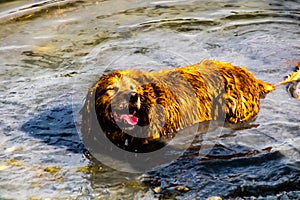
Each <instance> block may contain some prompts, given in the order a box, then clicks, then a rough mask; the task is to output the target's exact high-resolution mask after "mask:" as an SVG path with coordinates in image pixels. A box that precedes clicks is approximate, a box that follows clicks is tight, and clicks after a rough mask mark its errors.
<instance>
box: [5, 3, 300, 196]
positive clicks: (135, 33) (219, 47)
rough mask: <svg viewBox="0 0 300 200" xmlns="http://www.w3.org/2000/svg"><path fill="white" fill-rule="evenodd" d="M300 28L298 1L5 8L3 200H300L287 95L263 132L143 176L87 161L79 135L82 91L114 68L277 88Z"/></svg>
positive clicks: (298, 52) (228, 132)
mask: <svg viewBox="0 0 300 200" xmlns="http://www.w3.org/2000/svg"><path fill="white" fill-rule="evenodd" d="M299 19H300V4H299V2H298V1H279V0H278V1H275V0H273V1H257V0H255V1H251V2H248V1H244V0H242V1H231V0H227V1H181V0H177V1H176V0H174V1H151V2H147V1H134V2H130V1H118V3H116V2H115V1H71V0H70V1H67V0H66V1H63V0H62V1H59V0H57V1H54V0H53V1H49V0H48V1H33V0H32V1H6V2H4V1H0V24H1V29H0V61H1V62H0V76H1V82H0V88H1V89H0V95H1V101H0V112H1V120H0V134H1V140H0V149H1V151H0V198H4V199H12V198H13V199H29V198H32V199H34V198H42V199H45V198H53V199H66V198H70V199H76V198H79V199H80V198H86V199H89V198H92V199H134V198H135V199H153V198H178V199H205V198H207V197H209V196H221V197H224V199H228V198H238V197H241V198H244V199H250V198H251V197H255V198H258V199H264V198H266V197H269V198H270V199H277V198H279V199H299V196H300V192H299V191H300V178H299V177H300V164H299V161H300V155H299V154H300V146H299V144H300V131H299V124H300V123H299V122H300V109H299V105H300V102H299V101H298V100H296V99H293V98H291V97H290V96H289V95H288V93H287V92H286V88H285V87H278V89H277V90H276V91H274V92H273V93H271V94H269V95H268V96H267V97H266V98H265V99H263V100H262V109H261V112H260V114H259V116H258V118H257V120H256V121H255V122H254V123H255V124H257V126H254V127H253V128H250V129H242V130H232V129H231V128H225V129H224V130H223V132H222V135H221V137H218V138H215V137H213V136H212V137H211V138H210V136H208V138H209V140H208V142H209V143H210V144H213V145H215V147H214V148H213V149H212V151H211V152H207V153H208V154H207V155H205V156H200V154H201V152H200V153H199V151H198V149H197V148H196V147H197V144H194V145H195V148H191V149H190V150H189V151H187V152H186V153H185V155H183V156H182V157H181V158H180V159H178V160H176V161H174V162H172V163H171V164H170V165H166V166H163V167H157V168H155V169H152V170H150V171H149V172H147V173H145V174H143V175H142V176H140V174H129V173H124V172H118V171H116V170H112V169H110V168H108V167H106V166H104V165H101V164H99V163H95V162H94V161H92V160H89V159H87V158H86V156H84V153H85V152H84V148H83V145H82V143H81V141H80V132H79V131H78V128H77V127H79V126H80V116H79V115H78V112H79V110H80V108H81V106H82V105H83V99H84V96H85V94H86V92H87V89H88V88H89V87H90V86H91V84H92V83H93V82H95V81H96V80H97V78H98V77H99V76H100V75H101V74H103V73H104V72H107V71H111V70H114V69H124V68H138V69H144V70H153V69H154V70H155V69H161V68H168V67H177V66H184V65H187V64H192V63H197V62H199V61H200V60H202V59H204V58H211V59H218V60H221V61H228V62H232V63H233V64H235V65H241V66H247V68H248V69H249V70H250V71H252V72H253V73H254V74H255V76H256V77H257V78H260V79H262V80H265V81H268V82H271V83H277V82H279V81H281V80H282V79H283V77H284V76H285V75H287V74H288V73H290V72H291V71H292V66H293V64H295V63H297V62H298V61H299V59H300V41H299V35H300V34H299V31H300V20H299ZM180 188H181V189H180ZM182 188H183V189H182ZM184 188H187V189H184ZM158 191H160V192H159V193H158V194H156V192H158Z"/></svg>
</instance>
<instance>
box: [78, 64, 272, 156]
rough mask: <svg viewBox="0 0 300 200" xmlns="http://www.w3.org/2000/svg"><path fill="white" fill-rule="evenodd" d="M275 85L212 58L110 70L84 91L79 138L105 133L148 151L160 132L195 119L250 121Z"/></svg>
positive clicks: (113, 139) (128, 146) (161, 135)
mask: <svg viewBox="0 0 300 200" xmlns="http://www.w3.org/2000/svg"><path fill="white" fill-rule="evenodd" d="M274 89H275V86H274V85H273V84H269V83H266V82H263V81H261V80H258V79H256V78H255V77H254V76H253V74H252V73H251V72H249V71H248V70H247V69H246V68H244V67H237V66H233V65H232V64H230V63H225V62H219V61H216V60H204V61H202V62H201V63H198V64H194V65H191V66H186V67H181V68H173V69H166V70H161V71H153V72H145V71H139V70H117V71H113V72H111V73H109V74H105V75H103V76H102V77H101V78H100V79H99V80H98V82H97V83H95V84H94V85H93V86H92V87H91V88H90V90H89V92H88V95H87V97H86V101H85V105H84V107H83V109H82V132H83V133H84V137H83V140H84V142H85V141H91V140H97V141H99V140H101V138H103V137H107V138H108V139H109V140H110V141H111V142H113V143H114V145H116V146H119V147H120V148H122V149H126V150H128V151H133V152H148V151H150V150H153V149H152V147H153V146H151V145H154V146H156V147H158V148H160V147H161V146H162V144H161V143H160V142H159V140H160V139H161V138H165V137H167V138H168V137H173V136H174V134H175V133H176V132H178V131H179V130H180V129H183V128H185V127H188V126H191V125H193V124H196V123H201V122H206V121H211V120H221V121H222V120H223V121H224V120H225V121H226V122H229V123H234V124H236V123H242V122H245V121H249V120H251V119H253V118H254V117H255V116H256V115H257V114H258V112H259V108H260V98H261V97H263V96H264V95H265V94H267V93H269V92H271V91H272V90H274ZM99 125H100V126H99ZM103 135H104V136H103Z"/></svg>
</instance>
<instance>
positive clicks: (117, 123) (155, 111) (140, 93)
mask: <svg viewBox="0 0 300 200" xmlns="http://www.w3.org/2000/svg"><path fill="white" fill-rule="evenodd" d="M162 90H163V89H162V87H158V86H157V84H155V83H151V81H149V79H147V76H146V75H145V73H144V72H140V71H137V70H130V71H129V70H128V71H127V70H124V71H115V72H112V73H110V74H106V75H103V76H102V77H101V78H100V80H99V81H98V83H97V91H96V112H97V115H98V118H101V119H98V120H99V121H101V122H102V123H106V124H102V126H110V127H106V128H108V129H110V128H113V127H114V128H119V129H120V130H122V131H124V132H126V133H129V134H131V135H133V136H134V137H140V138H158V137H159V135H158V133H159V132H160V130H161V129H162V127H163V125H164V123H165V111H164V108H163V106H156V105H157V103H158V99H164V98H161V94H159V92H162ZM163 92H164V93H166V92H165V91H163ZM103 118H104V119H105V120H103Z"/></svg>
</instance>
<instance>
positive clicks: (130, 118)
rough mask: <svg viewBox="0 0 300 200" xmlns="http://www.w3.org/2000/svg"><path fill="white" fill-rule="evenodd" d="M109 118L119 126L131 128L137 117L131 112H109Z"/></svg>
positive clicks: (126, 128) (134, 124) (125, 128)
mask: <svg viewBox="0 0 300 200" xmlns="http://www.w3.org/2000/svg"><path fill="white" fill-rule="evenodd" d="M110 116H111V118H112V119H113V120H114V121H115V123H116V124H117V125H118V126H119V128H121V129H124V130H132V129H134V127H135V126H136V125H137V123H138V121H139V118H138V117H136V116H134V115H132V114H117V113H112V112H111V113H110Z"/></svg>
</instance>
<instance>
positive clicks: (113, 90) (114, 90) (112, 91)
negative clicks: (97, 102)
mask: <svg viewBox="0 0 300 200" xmlns="http://www.w3.org/2000/svg"><path fill="white" fill-rule="evenodd" d="M118 91H119V88H118V87H111V88H110V87H108V88H107V94H108V96H109V97H113V96H114V95H115V94H116V93H117V92H118Z"/></svg>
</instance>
